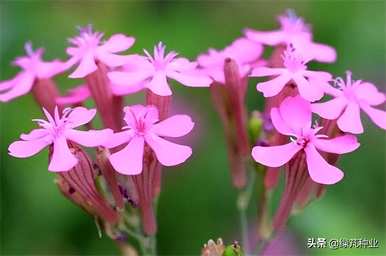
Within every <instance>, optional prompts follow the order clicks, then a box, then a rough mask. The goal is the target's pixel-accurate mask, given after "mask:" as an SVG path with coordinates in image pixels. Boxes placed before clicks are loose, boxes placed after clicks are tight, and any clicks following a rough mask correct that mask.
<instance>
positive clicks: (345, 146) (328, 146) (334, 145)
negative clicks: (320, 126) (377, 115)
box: [313, 134, 360, 154]
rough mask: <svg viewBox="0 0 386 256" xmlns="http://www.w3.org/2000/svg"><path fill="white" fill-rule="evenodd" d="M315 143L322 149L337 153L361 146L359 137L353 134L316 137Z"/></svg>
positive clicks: (350, 150)
mask: <svg viewBox="0 0 386 256" xmlns="http://www.w3.org/2000/svg"><path fill="white" fill-rule="evenodd" d="M313 144H314V145H315V147H316V148H317V149H319V150H321V151H324V152H328V153H335V154H345V153H349V152H352V151H354V150H356V149H357V148H359V145H360V144H359V142H358V140H357V137H356V136H354V135H351V134H347V135H343V136H338V137H335V138H333V139H316V140H315V141H314V142H313Z"/></svg>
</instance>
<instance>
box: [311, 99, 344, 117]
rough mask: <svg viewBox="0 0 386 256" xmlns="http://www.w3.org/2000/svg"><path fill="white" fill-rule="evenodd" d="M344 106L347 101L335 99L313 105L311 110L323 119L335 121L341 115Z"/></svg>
mask: <svg viewBox="0 0 386 256" xmlns="http://www.w3.org/2000/svg"><path fill="white" fill-rule="evenodd" d="M346 105H347V100H346V99H345V98H344V97H337V98H335V99H332V100H329V101H326V102H322V103H313V104H311V109H312V112H314V113H316V114H318V115H319V116H321V117H323V118H325V119H329V120H334V119H337V118H338V117H339V116H340V114H342V111H343V109H344V108H345V107H346Z"/></svg>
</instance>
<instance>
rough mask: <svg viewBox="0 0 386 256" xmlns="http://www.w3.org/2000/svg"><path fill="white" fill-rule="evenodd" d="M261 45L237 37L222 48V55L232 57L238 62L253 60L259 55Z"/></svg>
mask: <svg viewBox="0 0 386 256" xmlns="http://www.w3.org/2000/svg"><path fill="white" fill-rule="evenodd" d="M262 52H263V47H262V46H261V44H259V43H256V42H254V41H252V40H249V39H247V38H244V37H241V38H237V39H236V40H234V41H233V42H232V44H231V45H229V46H228V47H226V48H225V49H224V50H223V55H224V56H225V57H227V58H232V59H234V60H235V61H236V62H238V63H240V64H245V63H251V62H255V61H256V60H257V59H259V57H260V56H261V53H262Z"/></svg>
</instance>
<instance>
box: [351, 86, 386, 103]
mask: <svg viewBox="0 0 386 256" xmlns="http://www.w3.org/2000/svg"><path fill="white" fill-rule="evenodd" d="M354 92H355V95H356V97H357V98H358V99H361V100H363V101H365V102H366V103H367V104H369V105H370V106H376V105H379V104H382V103H383V102H385V100H386V99H385V94H384V93H382V92H380V91H378V89H377V87H376V86H375V85H373V84H372V83H367V82H364V83H359V84H357V85H356V86H355V88H354Z"/></svg>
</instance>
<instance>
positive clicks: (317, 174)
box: [304, 144, 344, 185]
mask: <svg viewBox="0 0 386 256" xmlns="http://www.w3.org/2000/svg"><path fill="white" fill-rule="evenodd" d="M304 150H305V152H306V161H307V167H308V173H309V174H310V177H311V179H312V180H313V181H315V182H317V183H320V184H328V185H329V184H335V183H337V182H338V181H340V180H341V179H342V178H343V176H344V174H343V172H342V171H341V170H340V169H338V168H336V167H335V166H332V165H330V164H328V163H327V162H326V160H324V159H323V157H322V156H321V155H320V154H319V152H318V151H317V150H316V148H315V147H314V146H313V145H310V144H309V145H308V146H307V147H306V148H305V149H304Z"/></svg>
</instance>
